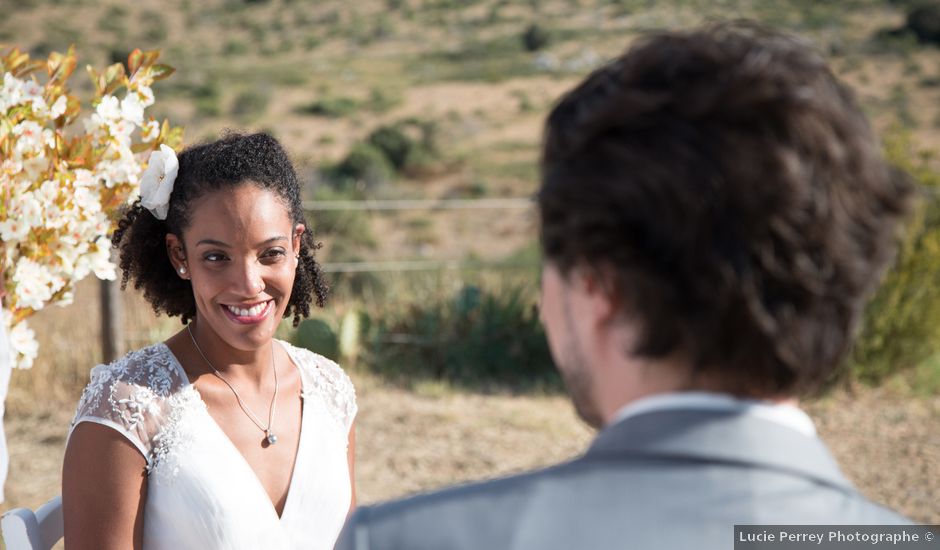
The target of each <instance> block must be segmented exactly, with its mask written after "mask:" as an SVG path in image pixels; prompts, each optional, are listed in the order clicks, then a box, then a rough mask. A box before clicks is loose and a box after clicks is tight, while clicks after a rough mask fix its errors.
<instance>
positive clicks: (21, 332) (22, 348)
mask: <svg viewBox="0 0 940 550" xmlns="http://www.w3.org/2000/svg"><path fill="white" fill-rule="evenodd" d="M10 349H11V351H12V352H13V354H14V355H16V356H19V357H18V359H19V360H18V361H14V362H13V366H15V367H16V368H19V369H28V368H30V367H31V366H33V361H34V360H35V359H36V356H37V355H39V342H37V341H36V333H34V332H33V330H32V329H31V328H29V325H27V324H26V321H20V322H19V323H17V324H15V325H14V326H13V328H12V329H11V330H10Z"/></svg>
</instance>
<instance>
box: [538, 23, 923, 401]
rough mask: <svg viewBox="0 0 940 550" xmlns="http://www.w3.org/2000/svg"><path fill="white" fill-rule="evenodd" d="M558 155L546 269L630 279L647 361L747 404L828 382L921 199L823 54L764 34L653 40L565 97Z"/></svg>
mask: <svg viewBox="0 0 940 550" xmlns="http://www.w3.org/2000/svg"><path fill="white" fill-rule="evenodd" d="M542 154H543V156H542V164H541V177H542V186H541V189H540V191H539V194H538V203H539V209H540V214H541V222H540V223H541V227H540V230H541V239H542V246H543V250H544V254H545V257H546V259H547V260H548V261H549V262H551V263H552V264H554V265H557V266H558V267H559V268H560V269H561V271H562V273H563V274H565V275H566V276H567V275H569V274H570V271H571V269H572V268H574V267H579V268H588V269H591V270H595V271H597V272H598V273H611V274H614V278H615V280H616V289H617V293H618V294H619V295H620V296H621V297H622V298H623V300H624V302H625V305H624V309H625V312H626V315H627V316H629V317H630V318H632V319H634V320H636V321H637V322H638V326H639V329H640V331H641V337H640V340H639V341H638V344H637V345H636V347H635V348H634V349H633V350H630V351H631V352H632V353H634V354H636V355H638V356H644V357H665V356H667V355H669V354H671V353H674V352H677V353H680V354H682V356H683V357H685V358H687V359H689V360H691V363H692V367H693V369H694V371H693V376H694V379H693V385H696V384H698V383H699V382H695V380H698V381H701V380H709V381H710V382H711V383H717V384H718V385H720V387H721V389H722V390H724V391H729V392H733V393H736V394H738V395H750V396H774V395H788V394H799V393H805V392H808V391H813V390H815V389H818V388H819V386H820V385H821V383H823V382H825V381H826V380H828V379H830V377H831V375H832V374H833V373H834V371H835V369H836V368H837V367H838V365H839V364H840V363H841V361H842V359H843V358H844V356H845V354H846V352H847V350H848V349H849V347H850V345H851V342H852V339H853V337H854V333H855V329H856V325H857V323H858V320H859V318H860V314H861V312H862V310H863V307H864V302H865V299H866V297H867V296H868V294H869V293H870V292H871V291H872V290H873V289H874V288H875V286H876V284H877V282H878V281H879V279H880V276H881V274H882V271H883V269H884V268H885V266H886V265H887V264H888V263H889V261H890V260H891V258H892V257H893V253H894V250H895V247H896V244H897V243H896V241H897V238H898V231H899V222H900V221H901V219H902V217H903V216H904V214H905V213H906V212H907V210H908V205H909V202H910V199H911V198H912V196H913V185H912V184H911V183H910V181H909V179H908V178H907V177H906V176H905V175H904V174H901V173H900V172H898V171H896V170H894V169H893V168H892V167H890V166H889V165H888V164H887V163H886V162H885V160H884V159H883V157H882V153H881V148H880V145H879V143H878V141H877V140H876V138H875V137H874V134H873V132H872V130H871V129H870V127H869V125H868V122H867V121H866V119H865V117H864V115H863V114H862V113H861V111H860V110H859V108H858V107H857V106H856V103H855V100H854V99H853V97H852V94H851V93H850V92H849V91H848V90H847V89H846V87H845V86H843V85H842V84H840V83H839V82H838V81H837V80H836V78H835V77H834V76H833V74H832V73H831V72H830V70H829V69H828V67H827V66H826V63H825V61H824V60H823V58H822V57H821V56H820V55H819V54H818V53H816V52H815V51H813V49H811V48H810V47H808V46H807V45H806V44H804V43H803V42H801V41H800V40H799V39H796V38H794V37H790V36H787V35H783V34H779V33H777V32H774V31H771V30H768V29H765V28H762V27H759V26H757V25H755V24H751V23H742V22H737V23H720V24H716V25H712V26H709V27H706V28H702V29H697V30H692V31H685V32H667V33H662V34H658V35H653V36H651V37H648V38H645V39H641V40H640V41H639V42H638V43H636V44H635V45H634V46H633V47H632V48H631V49H630V50H629V51H628V52H626V53H625V54H623V55H622V56H621V57H619V58H618V59H616V60H614V61H612V62H610V63H609V64H607V65H606V66H604V67H602V68H600V69H598V70H597V71H595V72H594V73H593V74H591V75H590V76H589V77H588V78H587V79H586V80H585V81H584V82H582V83H581V84H580V85H579V86H577V87H576V88H575V89H574V90H572V91H571V92H569V93H568V94H567V95H566V96H565V97H563V98H562V99H561V101H560V102H559V104H558V105H557V106H556V107H555V108H554V109H553V111H552V113H551V115H550V116H549V118H548V120H547V123H546V133H545V141H544V146H543V152H542Z"/></svg>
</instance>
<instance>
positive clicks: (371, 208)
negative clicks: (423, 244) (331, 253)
mask: <svg viewBox="0 0 940 550" xmlns="http://www.w3.org/2000/svg"><path fill="white" fill-rule="evenodd" d="M534 206H535V201H534V200H533V199H532V198H526V197H513V198H497V199H393V200H329V201H304V202H303V208H304V210H306V211H308V212H330V211H343V210H346V211H366V212H383V211H384V212H389V211H402V210H427V211H441V210H517V211H518V210H530V209H532V208H533V207H534ZM531 267H533V264H531V263H520V262H486V261H466V260H455V259H394V260H382V261H356V262H325V263H324V264H323V265H322V266H321V268H322V269H323V271H324V272H326V273H378V272H406V271H438V270H455V269H459V270H490V269H492V270H506V269H526V268H531Z"/></svg>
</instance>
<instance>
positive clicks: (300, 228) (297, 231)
mask: <svg viewBox="0 0 940 550" xmlns="http://www.w3.org/2000/svg"><path fill="white" fill-rule="evenodd" d="M306 230H307V227H306V226H305V225H304V224H302V223H298V224H297V225H295V226H294V237H293V239H291V246H293V250H294V256H295V257H296V258H298V259H299V258H300V237H301V236H302V235H303V234H304V232H305V231H306Z"/></svg>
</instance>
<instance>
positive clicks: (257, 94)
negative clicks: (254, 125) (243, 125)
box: [229, 87, 271, 120]
mask: <svg viewBox="0 0 940 550" xmlns="http://www.w3.org/2000/svg"><path fill="white" fill-rule="evenodd" d="M270 102H271V91H270V90H268V89H267V88H260V87H259V88H250V89H248V90H243V91H242V92H239V94H238V95H236V96H235V99H234V101H232V106H231V108H230V109H229V114H231V115H232V116H234V117H236V118H238V119H241V120H250V119H253V118H257V117H259V116H261V115H263V114H264V113H265V111H267V110H268V103H270Z"/></svg>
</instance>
